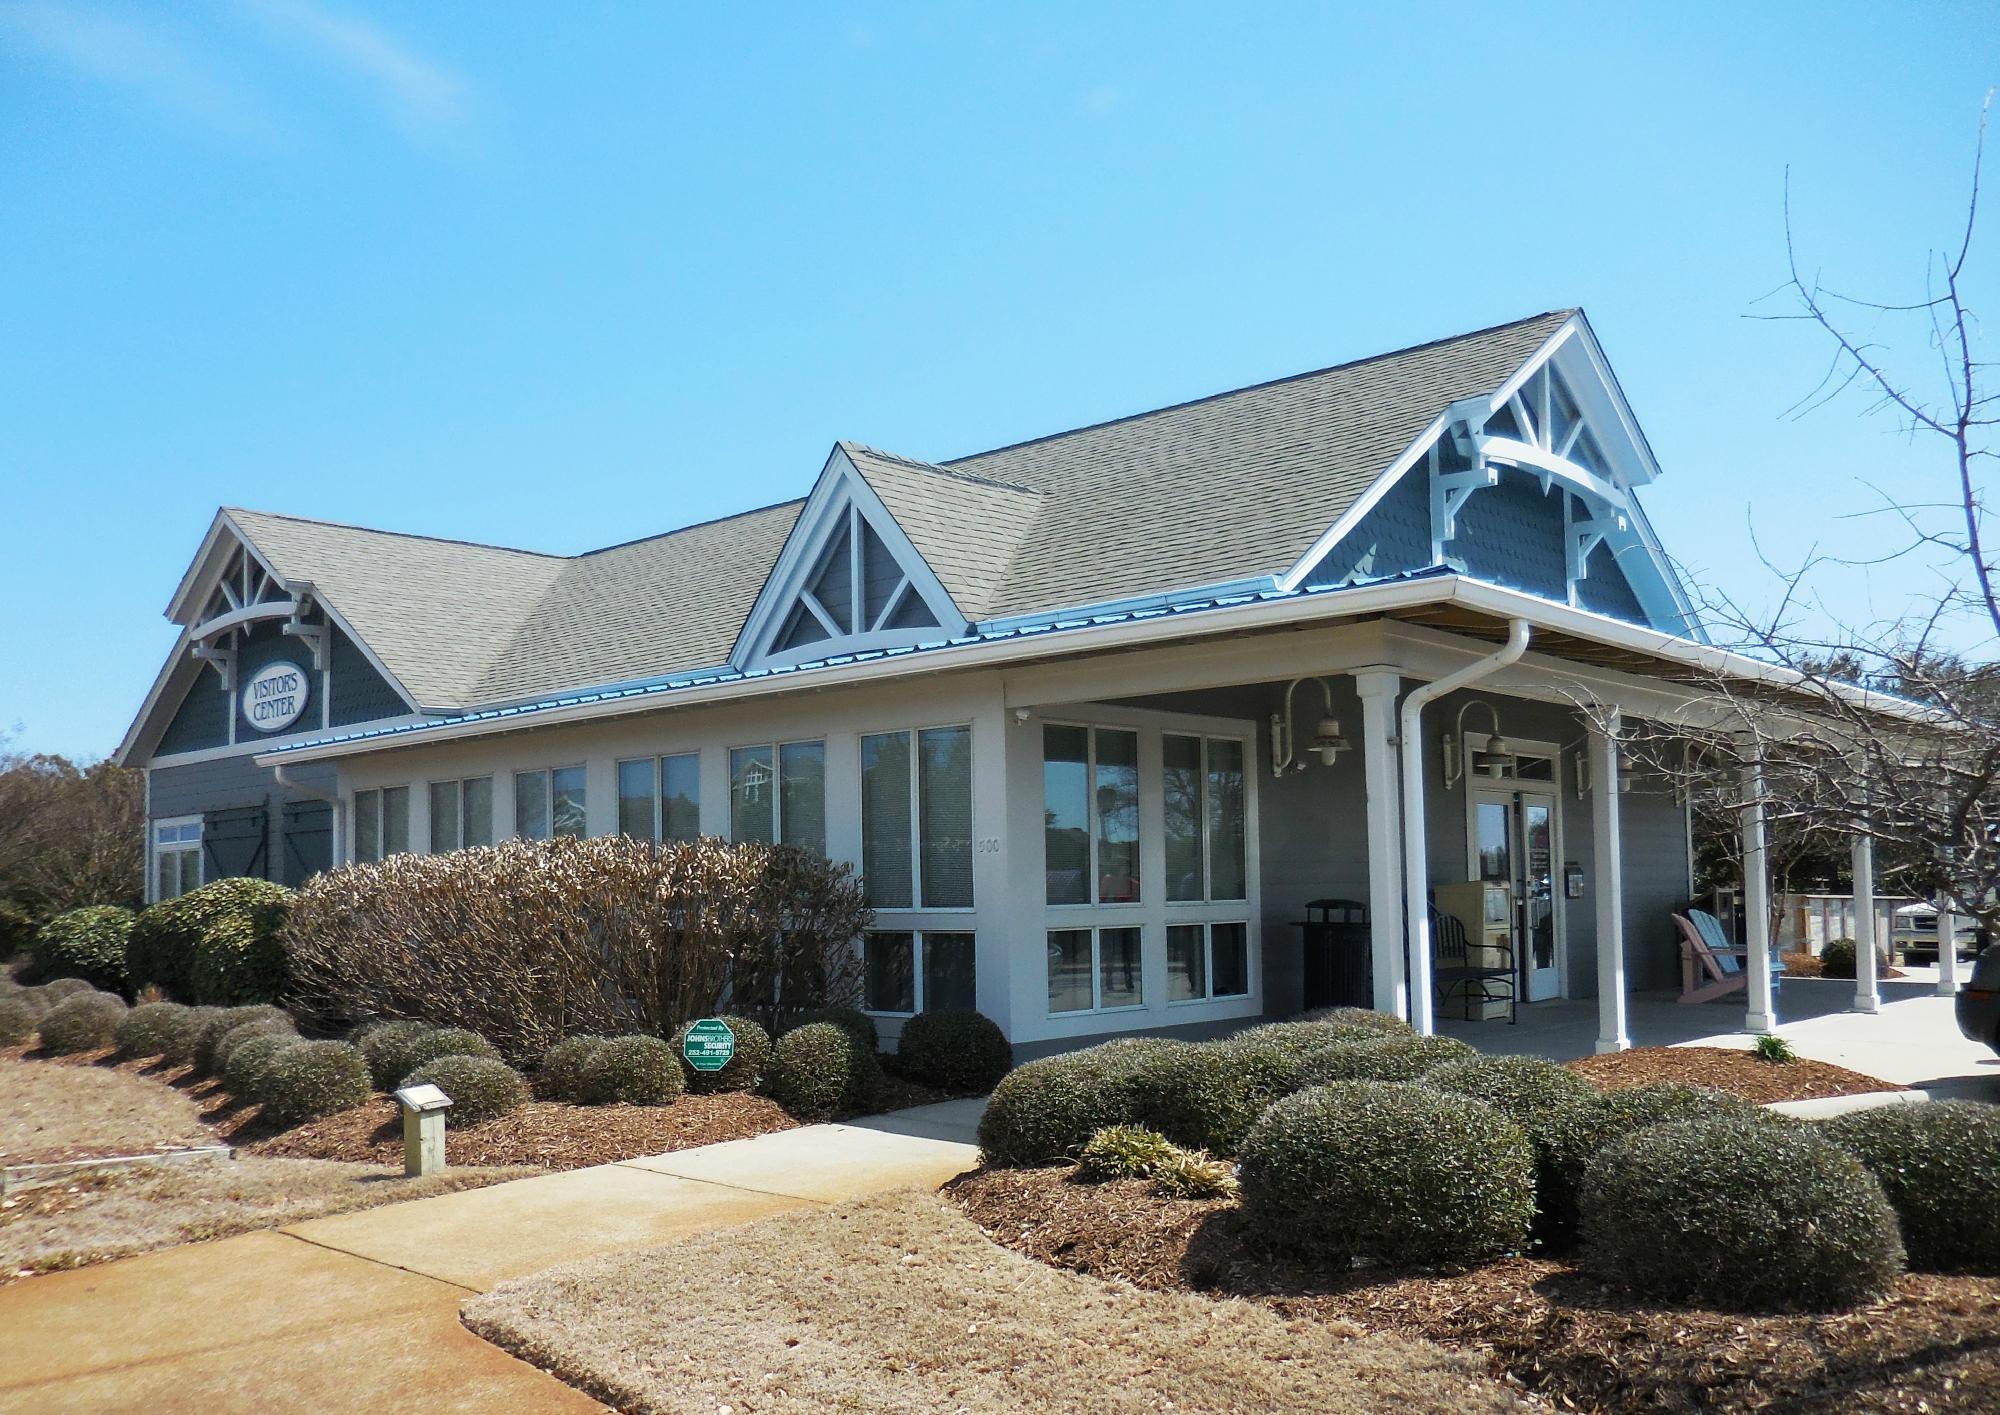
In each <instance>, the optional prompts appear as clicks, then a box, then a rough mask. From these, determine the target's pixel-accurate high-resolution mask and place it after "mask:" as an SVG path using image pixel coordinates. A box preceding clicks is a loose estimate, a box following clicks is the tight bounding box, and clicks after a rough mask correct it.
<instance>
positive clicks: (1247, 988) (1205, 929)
mask: <svg viewBox="0 0 2000 1415" xmlns="http://www.w3.org/2000/svg"><path fill="white" fill-rule="evenodd" d="M1229 902H1231V903H1241V902H1242V901H1241V900H1231V901H1229ZM1232 927H1233V928H1240V929H1242V930H1243V991H1242V992H1223V993H1219V992H1217V991H1216V990H1215V931H1216V930H1217V929H1219V928H1223V929H1226V928H1232ZM1174 929H1200V930H1201V969H1202V971H1201V980H1202V985H1203V987H1204V988H1205V989H1206V991H1204V992H1203V993H1202V995H1201V996H1199V997H1175V996H1174V995H1173V971H1172V968H1173V958H1174V955H1173V934H1172V930H1174ZM1167 930H1168V931H1167V932H1166V933H1165V934H1163V935H1162V938H1163V939H1164V940H1165V942H1166V947H1167V965H1168V972H1167V996H1166V997H1165V998H1163V999H1162V1001H1164V1002H1165V1003H1166V1005H1167V1006H1168V1007H1202V1006H1206V1005H1207V1004H1209V1003H1216V1002H1241V1001H1243V1000H1244V999H1245V998H1247V997H1250V996H1251V995H1253V994H1254V993H1255V992H1256V990H1257V987H1256V984H1255V983H1254V982H1253V981H1252V980H1251V960H1252V957H1253V952H1252V948H1251V928H1250V921H1249V920H1248V919H1247V918H1234V919H1169V920H1167ZM1057 1015H1058V1016H1062V1017H1067V1016H1069V1015H1070V1014H1069V1013H1067V1012H1063V1013H1058V1014H1057Z"/></svg>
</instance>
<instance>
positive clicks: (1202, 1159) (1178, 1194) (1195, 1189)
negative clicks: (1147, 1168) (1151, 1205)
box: [1153, 1148, 1242, 1199]
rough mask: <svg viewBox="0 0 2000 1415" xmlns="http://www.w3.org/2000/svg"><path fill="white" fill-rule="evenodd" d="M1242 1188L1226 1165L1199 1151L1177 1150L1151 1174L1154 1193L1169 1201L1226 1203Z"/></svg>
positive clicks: (1233, 1172) (1228, 1165) (1230, 1167)
mask: <svg viewBox="0 0 2000 1415" xmlns="http://www.w3.org/2000/svg"><path fill="white" fill-rule="evenodd" d="M1241 1187H1242V1186H1241V1185H1239V1184H1238V1183H1237V1181H1236V1170H1235V1169H1234V1168H1233V1167H1232V1166H1231V1165H1230V1163H1229V1161H1227V1160H1219V1159H1217V1158H1215V1157H1214V1156H1213V1155H1209V1154H1204V1153H1203V1152H1202V1151H1200V1150H1183V1149H1179V1148H1176V1149H1175V1150H1174V1152H1173V1153H1172V1154H1171V1155H1169V1156H1167V1158H1166V1159H1165V1160H1164V1161H1162V1162H1161V1163H1160V1164H1159V1165H1158V1166H1157V1167H1155V1168H1154V1170H1153V1192H1154V1193H1156V1194H1162V1195H1165V1196H1166V1197H1167V1198H1169V1199H1226V1198H1229V1197H1230V1196H1231V1195H1233V1194H1236V1193H1237V1192H1238V1191H1239V1190H1240V1189H1241Z"/></svg>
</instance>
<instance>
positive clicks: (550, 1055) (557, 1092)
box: [362, 1035, 610, 1105]
mask: <svg viewBox="0 0 2000 1415" xmlns="http://www.w3.org/2000/svg"><path fill="white" fill-rule="evenodd" d="M608 1040H610V1039H609V1038H607V1037H598V1036H590V1035H584V1036H577V1037H564V1038H563V1039H562V1040H561V1041H559V1042H557V1043H556V1044H555V1045H554V1046H552V1047H550V1048H549V1049H548V1050H547V1051H546V1052H544V1053H543V1054H542V1064H541V1065H540V1066H538V1067H536V1068H535V1089H536V1090H537V1091H538V1092H540V1093H541V1094H542V1095H544V1096H546V1097H548V1098H549V1099H550V1100H552V1101H568V1102H569V1103H570V1104H571V1105H582V1104H583V1103H584V1077H585V1076H586V1075H588V1074H589V1071H590V1058H591V1057H592V1056H594V1055H596V1053H597V1049H598V1048H599V1047H601V1046H603V1045H604V1043H605V1042H606V1041H608ZM362 1045H363V1048H364V1049H365V1048H366V1046H367V1043H365V1042H364V1043H363V1044H362Z"/></svg>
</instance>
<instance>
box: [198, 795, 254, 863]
mask: <svg viewBox="0 0 2000 1415" xmlns="http://www.w3.org/2000/svg"><path fill="white" fill-rule="evenodd" d="M269 844H270V813H269V812H268V811H266V810H265V809H264V808H263V807H262V806H242V807H238V808H237V809H235V810H228V811H210V812H209V813H208V814H207V815H205V816H203V817H202V820H201V848H202V849H203V850H204V851H205V852H206V853H207V855H208V871H207V877H208V878H209V879H212V880H215V879H231V878H236V877H239V876H245V875H247V876H251V877H253V878H257V879H263V878H265V877H266V876H267V875H268V874H269V871H268V869H267V868H266V865H267V855H268V847H269Z"/></svg>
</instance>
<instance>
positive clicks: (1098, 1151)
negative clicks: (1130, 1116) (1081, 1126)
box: [1076, 1125, 1181, 1182]
mask: <svg viewBox="0 0 2000 1415" xmlns="http://www.w3.org/2000/svg"><path fill="white" fill-rule="evenodd" d="M1180 1153H1181V1147H1180V1146H1179V1145H1176V1144H1175V1143H1174V1142H1173V1141H1172V1140H1169V1139H1168V1138H1167V1137H1166V1136H1164V1135H1162V1134H1161V1133H1160V1132H1159V1131H1157V1130H1148V1129H1147V1128H1146V1127H1145V1126H1143V1125H1107V1126H1105V1127H1104V1128H1103V1129H1102V1130H1100V1131H1098V1132H1097V1133H1096V1134H1095V1135H1092V1136H1091V1137H1090V1138H1089V1139H1088V1140H1086V1141H1085V1142H1084V1146H1083V1150H1082V1153H1080V1154H1079V1155H1078V1156H1077V1161H1076V1175H1077V1178H1079V1179H1082V1180H1086V1181H1090V1182H1102V1181H1104V1180H1107V1179H1150V1178H1151V1177H1152V1175H1153V1172H1154V1171H1155V1170H1156V1169H1158V1168H1159V1167H1160V1166H1161V1165H1163V1164H1165V1163H1166V1162H1167V1161H1168V1160H1170V1159H1172V1158H1173V1157H1174V1156H1175V1155H1177V1154H1180Z"/></svg>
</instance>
